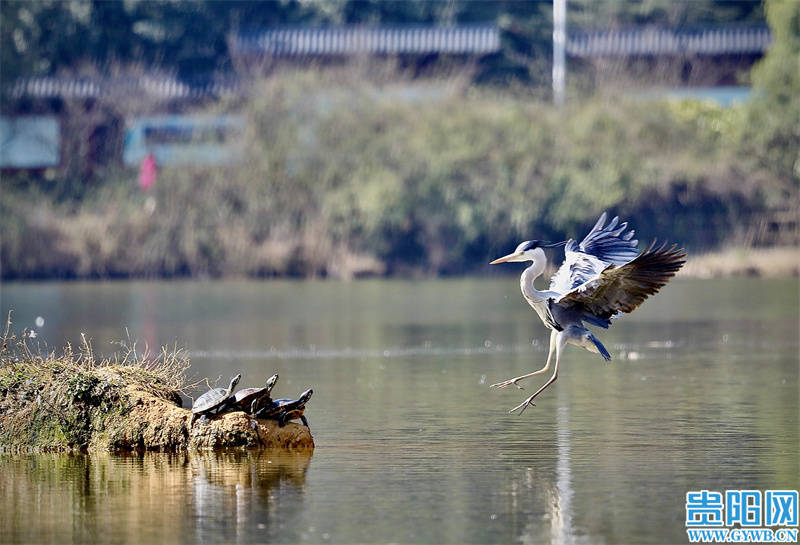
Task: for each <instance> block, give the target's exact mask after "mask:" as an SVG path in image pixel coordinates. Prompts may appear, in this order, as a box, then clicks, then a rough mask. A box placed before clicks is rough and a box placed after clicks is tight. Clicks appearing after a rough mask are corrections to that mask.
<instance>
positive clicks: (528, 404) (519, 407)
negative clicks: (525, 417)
mask: <svg viewBox="0 0 800 545" xmlns="http://www.w3.org/2000/svg"><path fill="white" fill-rule="evenodd" d="M534 397H536V396H531V397H529V398H528V399H526V400H525V401H523V402H522V403H520V404H519V405H517V406H516V407H514V408H513V409H511V410H510V411H508V414H511V413H513V412H515V411H516V410H519V414H520V415H522V413H524V412H525V409H527V408H528V407H535V406H536V403H534V402H533V398H534Z"/></svg>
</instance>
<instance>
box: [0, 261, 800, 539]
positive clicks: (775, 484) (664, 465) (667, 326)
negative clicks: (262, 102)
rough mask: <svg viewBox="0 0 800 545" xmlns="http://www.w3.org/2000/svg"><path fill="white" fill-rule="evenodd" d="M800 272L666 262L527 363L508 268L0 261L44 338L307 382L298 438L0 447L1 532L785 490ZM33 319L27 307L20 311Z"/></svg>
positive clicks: (668, 505) (265, 524)
mask: <svg viewBox="0 0 800 545" xmlns="http://www.w3.org/2000/svg"><path fill="white" fill-rule="evenodd" d="M799 301H800V293H799V290H798V280H797V279H787V280H759V279H728V280H714V281H710V280H707V281H694V280H682V279H681V280H675V281H673V282H672V283H671V284H670V285H668V286H667V287H666V288H665V289H664V290H662V292H661V293H660V294H658V295H657V296H655V297H653V298H651V299H650V300H648V301H647V302H646V303H645V304H644V305H643V306H642V307H641V308H640V309H638V310H637V311H636V312H634V313H633V314H631V315H628V316H625V317H624V318H622V319H620V320H619V321H618V322H617V323H616V324H614V326H612V328H611V329H610V330H608V331H603V330H599V331H597V333H598V336H599V337H600V338H601V340H602V341H603V342H604V343H605V345H606V346H607V347H608V348H609V350H610V351H611V353H612V356H613V358H614V359H613V360H612V361H611V362H610V363H608V364H606V363H604V362H603V360H602V359H601V358H600V357H599V356H598V355H596V354H591V353H589V352H587V351H585V350H582V349H578V348H576V347H572V346H570V347H568V348H567V350H566V352H565V355H564V358H563V360H562V365H561V369H560V370H559V371H560V373H559V379H558V381H557V382H555V383H554V384H553V386H551V387H550V388H549V389H548V390H546V391H545V392H544V393H543V394H542V395H540V396H539V398H537V406H536V407H533V408H529V409H528V410H527V411H526V412H525V413H524V414H523V415H522V416H517V415H510V414H507V410H508V409H510V408H511V407H514V406H515V405H517V404H518V403H519V402H521V401H522V400H523V399H524V398H525V397H526V395H529V392H531V391H532V389H533V388H535V387H537V386H538V385H539V384H541V383H543V382H544V380H545V377H535V378H534V379H531V380H530V381H528V382H527V384H525V383H523V385H525V386H526V390H525V391H520V390H517V389H514V388H512V389H506V390H500V391H496V390H490V389H489V388H488V385H489V384H491V383H493V382H498V381H500V380H504V379H507V378H511V377H513V376H517V375H519V374H522V373H524V372H529V371H532V370H536V369H538V368H540V367H541V366H542V365H543V363H544V360H545V357H546V348H547V332H546V330H545V329H544V327H543V326H542V325H541V324H540V323H539V319H538V317H537V316H536V315H535V314H534V312H533V311H532V310H531V309H530V308H529V307H528V306H527V304H526V303H525V302H524V301H523V299H522V296H521V294H520V293H519V287H518V281H517V279H516V277H514V278H510V277H509V278H502V279H468V280H438V281H421V282H412V281H359V282H353V283H336V282H290V281H270V282H244V281H243V282H206V283H203V282H146V283H145V282H120V283H37V284H27V283H24V284H23V283H11V284H8V283H6V284H4V285H2V286H0V307H2V312H3V315H4V316H5V314H6V312H7V309H9V308H13V309H14V323H15V328H16V329H18V330H21V329H22V328H24V327H27V328H35V330H36V331H37V333H38V337H37V338H36V341H38V342H39V343H40V344H41V346H42V347H43V348H44V346H45V344H46V345H47V346H49V347H59V346H62V345H63V344H64V343H65V342H66V341H71V342H73V343H77V342H79V340H80V333H81V332H85V333H86V334H87V336H89V337H91V338H92V340H93V344H94V347H95V350H96V351H98V352H111V351H112V350H113V349H114V346H113V345H111V344H110V342H111V341H115V340H120V339H124V338H125V337H126V332H125V328H127V329H128V331H129V332H130V335H131V337H134V338H137V339H139V341H140V343H141V344H143V343H147V344H149V345H150V346H152V347H156V346H159V345H162V344H170V345H171V344H173V343H175V342H177V343H178V345H182V346H185V347H186V348H187V349H188V350H189V351H190V352H191V356H192V368H191V371H190V375H192V376H195V377H197V378H200V377H204V376H208V377H211V378H212V379H217V378H218V377H222V378H221V380H220V382H227V380H228V378H229V377H230V376H231V375H233V374H235V373H237V372H241V373H242V374H243V379H242V382H241V384H240V386H247V385H261V384H262V383H263V382H264V381H265V380H266V378H267V377H268V376H270V375H272V374H273V373H275V372H278V373H280V377H281V378H280V381H279V382H278V385H277V386H276V389H275V394H277V395H279V396H296V395H297V394H299V393H300V392H301V391H303V390H305V389H306V388H308V387H313V388H314V396H313V397H312V399H311V401H310V403H309V406H308V409H307V411H306V415H307V416H308V418H309V422H310V425H311V431H312V433H313V434H314V437H315V441H316V444H317V448H316V450H315V451H314V453H313V455H297V454H294V455H292V454H285V453H283V454H282V453H275V452H256V451H251V452H224V453H211V452H208V453H199V454H189V455H187V454H179V455H175V454H172V455H170V454H144V455H139V454H127V455H112V454H105V453H101V454H88V455H80V454H77V455H31V456H28V455H24V456H23V455H2V456H0V505H2V507H0V542H2V543H55V542H58V543H68V542H75V543H95V542H99V543H155V542H158V543H185V542H187V543H218V542H225V543H234V542H235V543H259V542H261V543H263V542H277V543H284V542H290V543H291V542H311V543H354V542H365V543H390V542H391V543H686V542H687V539H686V533H685V526H684V523H685V518H686V513H685V506H684V502H685V495H686V492H687V491H690V490H701V489H710V490H726V489H733V488H746V489H756V490H766V489H797V488H798V486H799V485H800V456H799V455H798V450H799V447H798V445H800V437H799V432H798V429H800V422H798V414H800V407H799V406H798V398H800V385H799V384H798V373H799V369H800V361H799V360H798V358H799V356H798V353H799V352H800V341H799V340H798V336H799V335H800V334H799V333H798V331H800V320H799V319H798V309H799V308H800V302H799ZM37 317H42V318H43V320H44V324H43V325H42V326H41V327H36V325H35V324H36V318H37Z"/></svg>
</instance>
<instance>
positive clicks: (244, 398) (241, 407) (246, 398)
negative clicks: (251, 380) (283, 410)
mask: <svg viewBox="0 0 800 545" xmlns="http://www.w3.org/2000/svg"><path fill="white" fill-rule="evenodd" d="M276 382H278V374H277V373H275V374H274V375H272V376H271V377H269V378H268V379H267V383H266V384H265V385H264V387H263V388H242V389H241V390H239V391H238V392H236V393H235V394H233V396H231V398H230V399H229V400H228V403H227V404H226V407H225V409H226V410H227V409H230V410H234V411H244V412H246V413H247V414H250V415H253V414H256V411H257V410H258V409H259V408H261V407H264V406H266V407H269V406H270V405H272V398H270V393H272V389H273V388H274V387H275V383H276Z"/></svg>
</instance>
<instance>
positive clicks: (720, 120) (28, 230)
mask: <svg viewBox="0 0 800 545" xmlns="http://www.w3.org/2000/svg"><path fill="white" fill-rule="evenodd" d="M767 18H768V21H769V24H770V27H771V30H772V33H773V36H774V43H773V45H772V46H771V48H770V49H769V51H768V53H767V54H766V55H765V56H764V58H763V59H762V60H761V61H760V62H759V63H757V64H756V65H755V67H754V68H753V69H752V70H751V72H750V74H749V80H750V82H751V83H752V89H753V92H752V95H751V98H749V99H748V101H747V102H745V103H740V104H734V105H732V106H730V107H722V106H720V105H718V104H715V103H712V102H707V101H702V100H689V99H680V100H679V99H669V98H645V97H643V96H642V93H641V89H639V90H638V91H639V92H638V94H637V89H628V88H625V87H624V84H622V83H617V84H616V85H617V86H618V88H605V89H603V88H597V89H591V90H589V89H583V90H582V88H581V86H580V85H578V86H577V87H575V88H573V89H570V97H569V100H568V101H567V103H566V105H565V106H564V107H563V108H561V109H557V108H553V106H552V103H551V101H550V100H549V99H548V98H547V93H545V92H544V90H543V89H541V88H536V89H533V88H527V87H513V86H504V87H499V88H497V87H491V86H480V85H475V84H472V83H470V82H469V81H470V80H469V78H465V77H458V74H455V75H453V76H451V77H449V78H444V79H425V78H413V77H407V76H406V75H404V74H402V73H401V72H400V73H389V74H387V73H377V72H375V71H372V70H371V69H370V68H371V67H370V66H369V63H367V64H366V65H360V64H359V63H355V64H354V65H352V66H339V67H336V68H326V67H324V66H320V67H317V68H318V69H316V70H315V71H302V70H297V71H293V70H290V69H286V70H283V71H276V72H275V73H273V74H272V75H271V76H270V77H266V78H265V77H263V76H257V75H252V74H251V77H250V78H249V79H248V78H247V77H245V76H246V75H245V74H243V75H242V76H243V77H242V79H243V81H248V83H247V84H246V85H244V89H245V91H244V93H243V95H242V96H241V97H237V98H236V99H227V100H225V99H221V100H220V101H218V102H216V103H213V104H205V105H198V106H197V107H196V108H193V109H191V110H188V109H187V110H185V111H182V112H181V113H186V114H201V113H202V114H207V115H217V114H237V115H239V116H241V117H242V118H244V119H245V120H246V126H244V127H243V128H242V129H241V134H240V135H239V137H238V140H237V142H238V147H237V150H238V151H237V157H236V160H235V161H232V162H231V163H230V164H228V165H225V166H219V167H207V166H199V165H188V166H181V167H168V166H163V167H162V166H159V167H158V175H157V180H156V182H155V183H154V185H153V186H152V187H151V188H149V190H143V189H142V188H141V187H140V185H139V183H138V176H137V172H136V169H125V168H123V167H122V166H120V165H108V166H106V167H103V168H101V167H97V168H95V169H94V170H92V171H91V172H89V173H87V172H86V169H85V168H84V167H82V166H80V167H75V166H74V165H73V166H71V167H69V166H67V167H65V168H62V169H58V170H52V171H50V170H48V171H44V172H39V173H34V174H32V173H29V172H16V173H4V174H3V177H2V182H1V183H2V191H0V239H2V244H0V265H1V267H0V269H1V270H0V277H2V278H3V279H4V280H11V279H45V278H46V279H70V278H85V279H92V278H95V279H108V278H223V277H240V278H241V277H245V278H271V277H290V278H340V279H350V278H358V277H361V276H400V277H402V276H417V275H419V276H435V275H442V276H453V275H465V274H475V273H482V272H484V271H485V266H486V263H488V261H489V260H490V259H491V258H493V257H494V256H497V255H500V254H502V253H503V252H504V250H506V249H508V248H510V247H512V248H513V247H514V246H515V245H516V244H518V243H519V242H520V241H521V240H527V239H529V238H532V237H535V238H539V239H542V240H548V239H549V240H564V239H566V238H569V237H575V236H576V235H580V234H582V233H585V232H587V229H589V228H590V227H591V226H592V225H593V224H594V222H595V221H596V219H597V218H598V217H599V215H600V214H601V213H602V212H603V211H608V212H609V213H610V214H611V215H612V216H613V215H619V216H620V217H621V218H623V219H624V220H626V221H629V222H630V224H631V226H632V227H633V228H635V229H636V234H637V237H638V238H639V239H640V240H641V242H642V245H644V244H646V243H647V242H649V241H650V240H652V239H653V238H658V239H660V240H667V241H670V242H676V243H678V244H679V245H681V246H683V247H685V248H686V249H687V251H688V252H689V255H690V256H698V259H697V261H696V263H697V267H696V268H693V267H692V266H690V265H691V260H690V264H689V265H687V274H688V271H692V270H694V272H693V273H692V274H695V275H699V276H709V275H710V276H714V275H718V274H723V275H724V274H740V273H743V274H750V273H753V274H755V273H759V274H764V275H771V274H773V272H772V271H773V269H774V270H776V271H786V272H785V273H783V272H781V273H778V272H776V273H775V274H795V272H796V268H792V267H786V266H784V265H780V266H777V265H773V264H770V263H767V262H766V261H769V260H772V259H773V258H774V259H780V260H781V261H780V262H781V263H783V261H784V258H782V257H778V256H781V255H784V253H783V250H774V251H772V250H766V248H771V247H778V246H793V247H795V248H797V247H799V245H800V222H798V217H800V155H799V154H798V153H799V152H798V150H800V128H799V127H800V125H798V123H797V119H798V118H800V92H798V89H800V72H798V71H797V69H796V68H797V58H798V55H800V40H799V39H798V37H797V34H796V32H794V29H795V28H796V26H797V21H800V8H798V4H797V3H796V2H770V3H769V4H768V5H767ZM580 80H581V75H580V72H576V73H575V74H574V76H573V81H574V82H576V83H577V82H579V81H580ZM589 87H591V86H589ZM144 100H145V99H142V101H144ZM142 101H131V102H130V103H126V104H118V103H103V102H102V101H100V102H99V103H98V104H95V105H94V106H93V107H94V108H95V109H98V110H99V109H107V110H108V111H110V112H112V113H113V115H114V117H115V118H116V119H118V120H119V123H123V122H124V120H126V119H129V118H131V117H136V116H141V115H146V114H148V113H153V112H157V111H163V110H164V109H165V108H166V107H167V106H166V105H164V104H157V103H156V104H144V103H142ZM65 107H67V108H69V107H71V108H79V107H81V108H82V107H84V106H83V103H76V104H72V105H69V104H67V105H65ZM78 111H80V110H78ZM73 136H74V135H73ZM71 140H75V141H81V140H80V139H79V138H71ZM110 145H111V144H110V143H109V146H110ZM117 145H118V146H122V143H121V142H118V143H117ZM83 152H84V153H87V154H88V153H89V151H88V150H83ZM67 159H69V158H67ZM73 159H74V158H73ZM75 163H76V164H78V165H85V164H86V161H83V160H79V161H75ZM737 247H744V248H765V250H763V252H764V253H763V254H759V252H762V250H760V249H759V250H755V249H754V250H748V251H747V252H745V253H746V254H748V255H756V254H758V255H760V256H762V257H761V258H759V259H755V260H752V262H750V263H749V264H747V265H742V264H741V261H742V259H740V256H739V254H740V253H741V252H739V251H737V250H732V251H728V250H726V249H727V248H737ZM792 251H794V252H795V253H794V254H791V252H792ZM706 252H710V253H714V252H721V253H722V254H724V255H726V257H725V258H724V259H723V258H720V259H715V258H712V257H711V254H709V255H708V256H706V257H701V256H703V254H704V253H706ZM790 254H791V255H796V250H790ZM789 259H792V258H791V256H790V258H789ZM701 265H702V266H701Z"/></svg>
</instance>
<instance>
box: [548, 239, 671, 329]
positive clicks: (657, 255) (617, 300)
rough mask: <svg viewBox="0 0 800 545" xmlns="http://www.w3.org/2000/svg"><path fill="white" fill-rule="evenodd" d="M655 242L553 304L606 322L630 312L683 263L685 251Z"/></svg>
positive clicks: (609, 266)
mask: <svg viewBox="0 0 800 545" xmlns="http://www.w3.org/2000/svg"><path fill="white" fill-rule="evenodd" d="M655 244H656V243H655V241H653V243H652V244H650V247H649V248H647V250H645V251H644V252H642V253H641V254H640V255H639V256H637V257H636V258H635V259H633V260H632V261H630V262H628V263H625V264H623V265H621V266H616V265H614V264H609V265H607V266H606V268H605V269H604V270H603V271H601V272H600V273H599V274H597V275H595V276H594V277H593V278H590V279H589V280H587V281H586V282H584V283H583V284H581V285H579V286H577V287H575V288H574V289H572V290H571V291H569V292H567V293H565V294H564V295H562V296H561V297H559V298H558V299H557V300H556V304H563V305H569V306H572V305H580V306H582V307H583V308H584V309H585V311H586V312H587V313H588V314H591V315H593V316H596V317H597V318H599V319H601V320H608V319H610V318H611V317H612V316H613V315H615V314H616V313H618V312H632V311H633V310H634V309H635V308H636V307H638V306H639V305H641V304H642V302H643V301H644V300H645V299H647V297H648V296H649V295H653V294H654V293H656V292H657V291H658V290H659V289H661V287H662V286H664V284H666V283H667V282H668V281H669V279H670V278H672V277H673V276H675V273H676V272H677V271H678V269H680V268H681V267H682V266H683V264H684V263H685V262H686V259H685V258H686V251H685V250H684V249H683V248H678V245H677V244H673V245H672V246H670V247H669V248H667V247H666V243H664V244H662V245H661V246H659V247H658V248H656V247H655Z"/></svg>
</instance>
